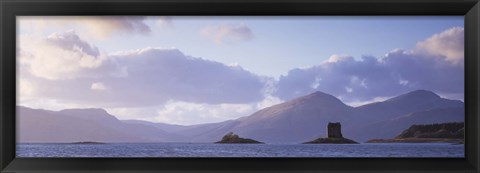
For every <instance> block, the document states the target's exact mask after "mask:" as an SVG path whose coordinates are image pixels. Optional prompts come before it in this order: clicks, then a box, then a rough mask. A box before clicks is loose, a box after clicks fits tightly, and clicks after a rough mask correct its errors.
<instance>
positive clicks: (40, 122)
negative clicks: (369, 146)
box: [17, 90, 465, 143]
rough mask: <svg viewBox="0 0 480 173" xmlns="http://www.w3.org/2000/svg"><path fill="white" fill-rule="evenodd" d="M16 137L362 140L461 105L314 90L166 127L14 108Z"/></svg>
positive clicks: (428, 96) (421, 96) (456, 115)
mask: <svg viewBox="0 0 480 173" xmlns="http://www.w3.org/2000/svg"><path fill="white" fill-rule="evenodd" d="M18 109H19V111H18V115H17V116H18V121H19V123H18V124H19V128H20V130H19V141H24V142H31V141H34V142H35V141H37V142H38V141H40V142H41V141H50V142H58V141H69V142H77V141H97V142H209V143H210V142H215V141H218V139H221V138H222V136H223V135H225V134H227V133H229V132H233V133H235V134H238V135H239V136H242V137H245V138H251V139H255V140H259V141H262V142H265V143H301V142H305V141H311V140H314V139H317V138H320V137H322V136H325V134H326V129H325V127H326V125H327V123H329V122H340V123H342V127H343V134H344V135H345V136H348V137H349V138H350V139H353V140H355V141H359V142H363V141H366V140H369V139H375V138H393V137H395V136H396V135H398V134H399V133H400V132H401V131H402V130H403V129H405V128H408V127H409V126H411V125H413V124H426V123H444V122H452V121H458V122H460V121H463V120H464V115H465V108H464V103H463V102H461V101H457V100H449V99H445V98H441V97H440V96H438V95H437V94H435V93H433V92H431V91H426V90H416V91H412V92H409V93H405V94H402V95H399V96H397V97H393V98H391V99H388V100H386V101H383V102H376V103H371V104H367V105H363V106H359V107H351V106H348V105H346V104H344V103H343V102H342V101H340V100H339V99H337V98H336V97H334V96H332V95H329V94H326V93H323V92H319V91H317V92H314V93H311V94H309V95H305V96H302V97H299V98H296V99H293V100H290V101H286V102H284V103H280V104H277V105H273V106H271V107H267V108H264V109H261V110H259V111H257V112H255V113H253V114H252V115H250V116H245V117H242V118H239V119H235V120H228V121H224V122H218V123H209V124H199V125H190V126H182V125H172V124H165V123H152V122H148V121H140V120H122V121H120V120H118V119H116V118H115V117H114V116H112V115H110V114H108V112H106V111H105V110H103V109H66V110H62V111H47V110H39V109H30V108H26V107H18Z"/></svg>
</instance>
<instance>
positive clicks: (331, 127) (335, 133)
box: [327, 122, 343, 138]
mask: <svg viewBox="0 0 480 173" xmlns="http://www.w3.org/2000/svg"><path fill="white" fill-rule="evenodd" d="M327 138H343V136H342V125H340V122H336V123H330V122H329V123H328V126H327Z"/></svg>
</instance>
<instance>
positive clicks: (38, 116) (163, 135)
mask: <svg viewBox="0 0 480 173" xmlns="http://www.w3.org/2000/svg"><path fill="white" fill-rule="evenodd" d="M17 112H18V114H17V122H18V129H19V130H18V134H17V141H18V142H23V143H25V142H60V143H63V142H80V141H95V142H174V141H183V140H185V139H183V138H182V137H181V135H178V134H171V133H168V132H165V131H163V130H161V129H158V128H154V127H150V126H145V125H141V124H128V123H123V122H122V121H120V120H118V119H117V118H115V117H114V116H113V115H110V114H108V113H107V112H106V111H105V110H103V109H67V110H61V111H48V110H42V109H31V108H27V107H22V106H18V107H17Z"/></svg>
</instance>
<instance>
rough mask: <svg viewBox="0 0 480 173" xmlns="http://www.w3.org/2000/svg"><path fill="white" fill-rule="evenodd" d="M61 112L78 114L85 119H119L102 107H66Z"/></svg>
mask: <svg viewBox="0 0 480 173" xmlns="http://www.w3.org/2000/svg"><path fill="white" fill-rule="evenodd" d="M59 112H60V113H62V114H65V115H70V116H76V117H80V118H84V119H85V118H86V119H110V120H118V119H117V118H116V117H115V116H113V115H110V114H109V113H108V112H107V111H106V110H105V109H101V108H83V109H64V110H61V111H59Z"/></svg>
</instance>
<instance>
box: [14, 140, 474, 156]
mask: <svg viewBox="0 0 480 173" xmlns="http://www.w3.org/2000/svg"><path fill="white" fill-rule="evenodd" d="M464 151H465V147H464V145H463V144H449V143H363V144H206V143H204V144H201V143H148V144H146V143H138V144H137V143H135V144H132V143H124V144H117V143H112V144H38V143H37V144H33V143H25V144H17V150H16V153H17V157H109V158H111V157H409V158H412V157H422V158H431V157H440V158H452V157H453V158H462V157H464Z"/></svg>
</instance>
